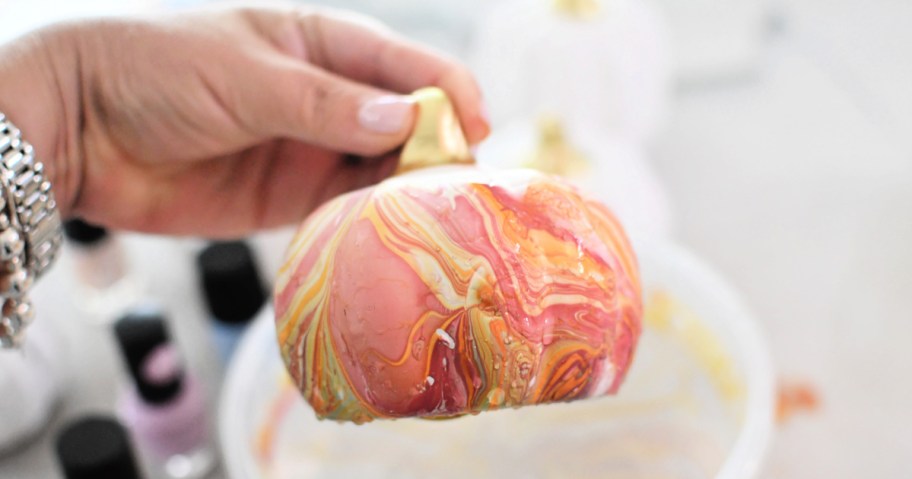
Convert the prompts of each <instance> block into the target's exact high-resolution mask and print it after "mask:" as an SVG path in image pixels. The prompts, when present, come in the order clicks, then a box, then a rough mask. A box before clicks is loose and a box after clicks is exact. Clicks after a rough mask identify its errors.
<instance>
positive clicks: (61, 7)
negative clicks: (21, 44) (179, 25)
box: [0, 0, 162, 42]
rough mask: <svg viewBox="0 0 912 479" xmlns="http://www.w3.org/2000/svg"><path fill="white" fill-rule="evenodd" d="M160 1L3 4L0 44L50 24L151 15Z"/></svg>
mask: <svg viewBox="0 0 912 479" xmlns="http://www.w3.org/2000/svg"><path fill="white" fill-rule="evenodd" d="M161 3H162V2H161V1H159V0H127V1H124V0H82V1H79V2H74V1H61V0H28V1H24V2H23V1H8V0H7V1H4V0H0V10H2V11H3V15H0V42H5V41H8V40H12V39H13V38H15V37H18V36H20V35H22V34H24V33H27V32H29V31H31V30H34V29H36V28H40V27H42V26H45V25H48V24H50V23H54V22H59V21H63V20H72V19H74V18H81V17H89V16H102V15H104V16H110V15H122V14H130V13H139V12H148V11H151V10H153V9H155V8H157V7H159V6H160V5H161Z"/></svg>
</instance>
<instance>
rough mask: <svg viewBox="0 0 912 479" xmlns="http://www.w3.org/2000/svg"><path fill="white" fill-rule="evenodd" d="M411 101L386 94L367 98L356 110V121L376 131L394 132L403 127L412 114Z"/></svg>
mask: <svg viewBox="0 0 912 479" xmlns="http://www.w3.org/2000/svg"><path fill="white" fill-rule="evenodd" d="M412 105H413V103H412V101H411V100H410V99H408V98H407V97H404V96H398V95H387V96H381V97H377V98H374V99H372V100H368V101H367V102H365V103H364V104H362V105H361V109H360V110H358V123H360V124H361V126H363V127H364V128H366V129H368V130H371V131H374V132H377V133H396V132H399V131H402V129H403V128H405V127H406V126H407V125H406V122H407V121H408V119H409V118H410V116H411V114H412Z"/></svg>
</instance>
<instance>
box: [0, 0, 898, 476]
mask: <svg viewBox="0 0 912 479" xmlns="http://www.w3.org/2000/svg"><path fill="white" fill-rule="evenodd" d="M188 3H191V2H178V1H173V2H168V1H152V0H149V1H141V2H128V1H113V0H110V1H83V2H64V1H58V2H54V1H39V0H19V1H10V0H0V13H2V15H0V32H2V33H0V40H3V41H5V40H9V39H11V38H12V37H14V36H16V35H18V34H20V33H22V32H24V31H27V30H28V29H30V28H33V27H35V26H37V25H39V24H41V23H44V22H47V21H50V20H57V19H61V18H68V17H73V16H79V15H84V14H98V13H128V12H138V11H149V10H156V9H164V8H170V7H172V6H176V5H178V4H188ZM321 3H327V4H333V5H338V6H350V7H352V8H357V9H360V10H361V11H365V12H367V13H370V14H373V15H377V16H379V17H381V18H382V19H384V20H385V21H387V22H389V23H390V24H392V25H394V26H395V27H396V28H398V29H402V30H403V31H405V32H406V33H407V34H409V35H412V36H415V37H416V38H420V39H422V40H424V41H428V42H431V43H433V44H435V45H437V46H438V47H440V48H443V49H445V50H448V51H449V52H451V53H452V54H454V55H458V56H462V57H464V58H468V54H469V51H470V49H471V45H472V42H471V39H472V32H473V28H474V26H475V22H476V21H477V19H478V17H479V15H484V12H483V9H482V6H483V5H484V4H485V2H482V1H481V0H469V1H457V0H448V1H437V2H421V1H418V0H384V1H368V0H347V1H338V2H331V1H323V2H321ZM494 3H496V2H494ZM657 6H658V7H659V11H660V12H661V14H662V18H663V19H664V22H665V23H666V24H667V26H668V35H669V38H670V41H669V42H668V45H669V56H670V61H671V82H672V83H671V87H672V90H671V92H672V95H671V98H670V102H669V104H668V108H667V112H666V114H665V118H663V121H662V122H661V125H662V127H661V128H660V129H659V130H658V131H657V132H656V133H655V134H654V135H652V136H651V137H650V139H649V140H648V141H644V142H643V143H642V148H643V150H644V151H645V152H646V153H647V155H646V156H647V157H649V158H651V159H650V161H652V166H653V168H654V170H655V171H656V174H657V176H658V178H659V180H660V181H661V182H662V184H664V185H665V188H666V189H667V196H668V198H669V200H670V203H671V205H672V208H673V211H674V221H673V224H674V229H673V233H672V234H673V236H674V237H675V238H676V239H677V240H679V241H680V242H681V243H683V244H685V245H687V246H688V247H690V248H691V249H692V250H694V251H695V252H697V253H698V254H699V255H700V256H702V257H703V258H705V259H706V260H707V261H708V262H709V263H710V264H712V265H714V266H715V267H716V268H717V269H718V270H719V271H721V272H722V273H723V274H724V275H725V276H726V277H727V278H728V279H730V280H731V282H732V283H733V284H734V285H735V286H736V287H737V288H738V289H739V290H740V291H741V292H742V293H743V295H744V297H745V299H746V301H747V303H748V304H749V306H750V307H751V308H752V310H753V311H754V312H755V314H756V316H757V318H758V319H759V320H760V322H761V325H762V327H763V328H764V329H765V331H766V333H767V337H768V340H769V342H770V344H771V347H772V352H773V356H774V362H775V365H776V368H777V371H778V376H779V377H780V378H782V380H783V381H784V382H785V383H800V384H804V385H807V387H809V388H810V389H811V390H813V391H815V392H816V394H817V396H818V398H819V404H818V407H816V408H815V409H813V410H809V411H806V412H803V413H801V414H796V415H795V416H792V417H790V418H788V420H786V421H784V422H782V423H781V424H779V425H778V428H777V432H776V437H775V439H774V442H773V444H772V447H771V450H770V453H769V455H768V460H767V462H766V465H765V467H764V473H763V474H762V477H771V478H783V479H786V478H788V479H791V478H806V477H829V478H855V477H910V476H912V463H910V460H909V457H908V455H909V453H910V451H912V434H910V433H909V427H910V425H912V409H910V408H909V405H910V404H912V381H910V380H909V371H910V370H912V354H910V353H909V352H908V346H907V344H908V338H910V337H912V293H910V287H912V247H910V245H912V135H910V134H909V132H912V87H910V86H912V29H910V28H909V25H910V21H912V2H909V1H907V0H870V1H867V2H861V1H850V0H776V1H769V2H761V1H753V0H739V1H738V2H723V1H721V0H715V1H711V0H687V1H684V0H661V1H659V2H657ZM0 95H2V92H0ZM492 100H493V101H495V102H496V100H494V99H492ZM495 113H496V112H495ZM261 241H262V242H269V241H272V243H270V244H276V243H279V244H280V243H281V240H270V239H261ZM132 246H133V248H134V250H133V251H134V252H135V253H136V254H135V255H134V256H135V257H136V259H137V267H138V268H139V269H140V270H141V271H143V272H144V273H145V274H146V275H147V277H148V278H149V281H150V285H151V288H152V290H153V291H155V292H156V293H158V294H160V295H162V296H163V297H168V298H169V301H173V302H175V303H180V304H183V303H186V304H191V303H193V302H194V301H195V299H194V297H193V296H194V292H193V291H192V288H190V289H188V288H187V287H186V285H188V284H191V283H192V273H191V272H190V270H189V268H190V263H191V260H192V256H191V254H190V251H191V250H192V248H193V246H194V243H192V242H190V243H188V242H175V241H170V240H162V239H149V238H139V239H134V242H133V243H132ZM276 249H277V248H269V249H264V250H263V251H264V255H266V256H269V254H270V253H269V251H273V252H274V251H275V250H276ZM278 249H281V246H279V248H278ZM148 251H154V252H156V253H159V254H161V255H162V256H166V257H162V258H150V257H149V254H148V253H147V252H148ZM140 252H143V253H145V254H140ZM274 256H275V253H272V256H270V257H269V258H267V259H266V261H267V262H268V263H269V264H270V265H271V266H270V267H271V268H274V267H275V265H276V263H277V261H278V259H277V258H274ZM163 262H165V263H170V264H172V265H174V267H173V268H171V267H168V268H167V271H164V270H163V268H162V267H161V264H162V263H163ZM67 274H68V272H67V271H66V264H64V265H62V266H61V267H59V268H57V271H55V272H54V273H53V274H52V275H51V276H50V277H49V278H48V280H47V281H45V282H44V283H43V284H41V285H39V289H40V290H39V291H38V292H37V296H38V298H37V301H38V305H39V308H40V309H41V312H42V313H41V314H42V317H44V316H57V317H56V318H52V319H49V320H53V321H55V324H58V325H59V327H60V329H61V331H62V332H63V333H65V334H66V335H67V337H68V338H69V340H70V342H71V350H72V354H73V355H74V356H75V359H74V361H72V362H71V366H72V367H73V369H72V371H70V377H71V384H70V391H69V393H68V396H67V399H66V401H65V402H64V406H63V407H62V410H61V412H60V414H59V415H60V416H62V417H66V416H68V415H73V414H75V412H79V411H85V410H92V409H97V408H102V409H105V408H109V407H110V406H111V404H110V401H107V402H106V401H105V400H103V399H99V395H98V393H97V392H95V393H93V392H92V389H93V388H88V387H86V382H88V383H89V384H102V383H103V384H107V383H105V382H104V381H108V382H110V381H113V380H111V379H109V380H105V379H98V377H99V376H101V377H104V376H105V374H104V373H107V375H108V376H112V377H113V376H115V375H116V371H118V370H117V367H118V366H117V365H114V364H110V362H109V361H106V360H104V359H103V358H106V357H107V356H105V354H107V353H110V352H111V348H112V346H111V345H110V344H107V343H106V341H108V340H107V339H106V338H105V337H104V336H103V335H95V336H93V335H91V334H88V333H85V332H76V331H77V330H78V329H79V328H77V327H75V326H74V324H72V321H69V324H68V316H71V315H70V313H69V309H68V302H67V301H68V300H67V298H66V296H65V295H61V291H62V290H64V289H65V288H66V286H65V285H66V281H67V279H66V278H65V276H66V275H67ZM175 278H177V279H175ZM180 281H184V283H180ZM194 308H197V307H196V306H188V307H187V309H186V311H182V312H181V313H180V314H182V315H186V320H182V321H179V323H180V324H181V331H179V335H181V337H182V338H184V339H183V340H185V341H187V342H188V344H190V346H189V347H185V348H184V349H185V350H188V351H189V355H190V356H191V357H190V360H191V362H194V361H195V362H197V363H199V364H204V363H205V362H206V361H209V360H210V359H209V358H208V356H207V354H208V353H207V352H205V351H203V350H200V348H198V347H194V346H192V338H194V337H197V336H198V335H201V334H202V332H201V330H202V328H203V326H202V325H201V323H199V322H197V320H196V319H194V318H197V319H198V318H201V317H202V314H201V313H200V312H199V310H198V308H197V309H194ZM39 320H44V319H42V318H39ZM80 334H81V336H79V335H80ZM186 338H190V339H186ZM99 381H100V382H99ZM0 394H2V392H0ZM48 436H50V435H49V434H46V435H45V436H43V437H41V438H40V439H39V441H37V443H35V444H33V445H31V446H29V447H27V448H25V449H23V450H22V451H20V452H18V453H17V454H14V455H9V456H6V457H3V458H0V477H3V478H11V479H12V478H23V479H24V478H52V477H58V476H57V474H58V473H57V471H56V469H55V466H54V463H53V461H52V454H51V449H50V438H49V437H48Z"/></svg>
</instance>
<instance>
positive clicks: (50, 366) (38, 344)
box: [0, 312, 65, 454]
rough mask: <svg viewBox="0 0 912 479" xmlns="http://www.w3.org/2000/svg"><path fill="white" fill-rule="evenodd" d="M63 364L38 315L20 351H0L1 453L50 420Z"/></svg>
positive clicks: (47, 327)
mask: <svg viewBox="0 0 912 479" xmlns="http://www.w3.org/2000/svg"><path fill="white" fill-rule="evenodd" d="M39 315H40V312H39ZM64 364H65V361H64V360H63V354H62V351H61V344H60V341H58V338H57V336H56V332H55V330H54V328H53V325H51V324H50V323H49V322H48V320H47V318H40V317H39V318H38V321H36V322H35V324H34V325H33V326H32V329H31V330H30V331H29V335H28V339H27V340H26V341H25V343H24V344H23V346H22V350H21V351H2V352H0V424H2V427H0V454H2V453H3V452H4V451H7V450H12V449H15V448H19V447H22V446H24V445H25V444H27V442H26V440H27V439H29V438H31V437H33V436H35V435H37V434H38V433H39V432H40V431H41V430H42V429H43V428H44V426H45V425H46V424H47V423H48V421H49V420H50V419H51V415H52V413H53V411H54V407H55V406H56V405H57V401H58V399H59V397H60V393H61V392H62V389H63V372H62V368H63V365H64Z"/></svg>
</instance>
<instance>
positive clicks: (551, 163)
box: [527, 115, 589, 176]
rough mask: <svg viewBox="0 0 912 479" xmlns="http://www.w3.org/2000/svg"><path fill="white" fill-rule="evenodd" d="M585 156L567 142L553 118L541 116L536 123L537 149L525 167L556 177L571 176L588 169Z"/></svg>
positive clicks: (558, 121)
mask: <svg viewBox="0 0 912 479" xmlns="http://www.w3.org/2000/svg"><path fill="white" fill-rule="evenodd" d="M588 164H589V161H588V159H587V158H586V155H585V154H583V153H582V152H581V151H579V150H577V149H576V147H574V146H573V145H572V144H570V143H569V142H568V141H567V137H566V135H565V134H564V127H563V125H562V124H561V122H560V120H558V119H557V118H556V117H554V116H550V115H543V116H542V117H541V118H540V119H539V122H538V149H537V150H536V151H535V153H534V154H533V155H532V157H531V158H530V159H529V162H528V163H527V166H529V167H531V168H534V169H536V170H539V171H543V172H545V173H549V174H552V175H558V176H571V175H574V174H579V173H582V172H583V171H585V170H586V169H588Z"/></svg>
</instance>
